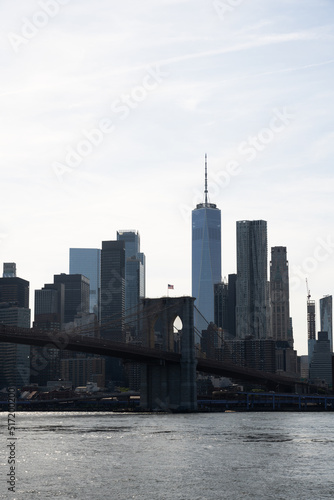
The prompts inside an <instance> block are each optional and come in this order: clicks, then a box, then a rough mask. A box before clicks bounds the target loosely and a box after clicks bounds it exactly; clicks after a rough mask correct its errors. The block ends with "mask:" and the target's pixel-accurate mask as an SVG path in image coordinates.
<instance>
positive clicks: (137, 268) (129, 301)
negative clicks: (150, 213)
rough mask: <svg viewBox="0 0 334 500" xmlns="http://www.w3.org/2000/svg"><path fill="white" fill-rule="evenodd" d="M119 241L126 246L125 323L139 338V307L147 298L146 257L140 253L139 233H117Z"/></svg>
mask: <svg viewBox="0 0 334 500" xmlns="http://www.w3.org/2000/svg"><path fill="white" fill-rule="evenodd" d="M117 241H124V244H125V322H126V323H127V324H128V325H130V326H131V327H133V328H132V330H133V333H134V336H136V337H137V336H138V331H139V322H138V316H137V312H138V307H139V304H140V300H141V299H143V298H145V255H144V254H143V253H141V252H140V236H139V233H138V231H117Z"/></svg>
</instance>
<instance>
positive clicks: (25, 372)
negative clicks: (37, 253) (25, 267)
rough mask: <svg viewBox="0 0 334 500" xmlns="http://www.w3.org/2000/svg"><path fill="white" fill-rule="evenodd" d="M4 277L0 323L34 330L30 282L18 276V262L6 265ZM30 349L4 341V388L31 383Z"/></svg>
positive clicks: (0, 353) (0, 348) (0, 355)
mask: <svg viewBox="0 0 334 500" xmlns="http://www.w3.org/2000/svg"><path fill="white" fill-rule="evenodd" d="M3 275H4V277H3V278H0V323H2V324H4V325H9V326H18V327H22V328H30V309H29V281H26V280H24V279H22V278H18V277H16V265H15V263H10V264H4V274H3ZM29 356H30V346H28V345H20V344H11V343H8V342H1V345H0V388H3V387H6V386H7V387H8V386H10V385H13V386H16V387H22V386H23V385H27V384H28V383H29V377H30V370H29Z"/></svg>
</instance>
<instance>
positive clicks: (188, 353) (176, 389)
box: [140, 297, 197, 412]
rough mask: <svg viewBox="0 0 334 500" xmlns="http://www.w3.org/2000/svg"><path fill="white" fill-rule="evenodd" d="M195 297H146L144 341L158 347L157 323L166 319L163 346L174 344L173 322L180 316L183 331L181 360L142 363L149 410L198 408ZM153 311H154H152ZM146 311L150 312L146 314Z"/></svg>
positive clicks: (143, 389)
mask: <svg viewBox="0 0 334 500" xmlns="http://www.w3.org/2000/svg"><path fill="white" fill-rule="evenodd" d="M193 306H194V299H193V298H192V297H179V298H174V297H171V298H170V297H165V298H160V299H145V300H144V301H143V304H142V307H143V309H144V314H143V316H144V317H146V316H147V317H148V319H147V320H146V325H145V326H144V330H143V331H144V332H145V333H146V338H144V339H143V343H144V345H147V346H149V347H154V342H155V337H154V325H155V323H156V321H157V320H158V319H160V320H162V327H160V328H162V331H163V344H164V345H163V347H162V348H163V349H164V350H171V347H172V346H173V347H174V333H173V323H174V320H175V318H176V317H177V316H179V317H180V318H181V321H182V325H183V328H182V331H181V332H180V344H179V345H180V354H181V362H180V363H178V364H173V363H169V362H164V361H162V360H161V361H160V364H147V365H143V366H142V373H141V390H140V405H141V407H142V408H143V409H145V410H149V411H154V410H155V411H175V412H194V411H197V387H196V363H197V362H196V357H195V344H194V313H193V310H194V309H193ZM152 311H153V312H152ZM145 312H146V314H145Z"/></svg>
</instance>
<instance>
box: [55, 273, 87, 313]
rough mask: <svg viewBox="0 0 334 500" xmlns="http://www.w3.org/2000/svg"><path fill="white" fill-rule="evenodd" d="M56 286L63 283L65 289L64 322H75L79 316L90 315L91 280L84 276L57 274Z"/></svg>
mask: <svg viewBox="0 0 334 500" xmlns="http://www.w3.org/2000/svg"><path fill="white" fill-rule="evenodd" d="M53 281H54V283H55V284H58V283H63V284H64V287H65V307H64V321H65V323H70V322H71V321H74V318H75V316H76V315H77V314H82V313H83V314H88V313H89V279H88V278H87V277H86V276H83V275H82V274H65V273H62V274H56V275H54V278H53Z"/></svg>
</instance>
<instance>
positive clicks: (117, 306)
mask: <svg viewBox="0 0 334 500" xmlns="http://www.w3.org/2000/svg"><path fill="white" fill-rule="evenodd" d="M124 310H125V243H124V241H102V251H101V302H100V318H101V327H102V330H101V337H103V338H110V339H111V340H116V339H118V340H122V337H123V331H124ZM118 337H120V338H118Z"/></svg>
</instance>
